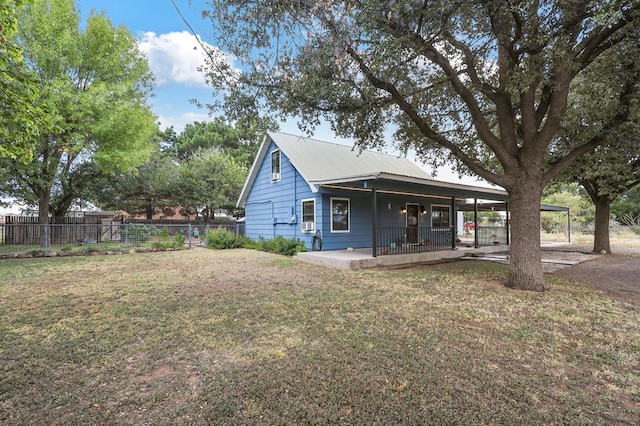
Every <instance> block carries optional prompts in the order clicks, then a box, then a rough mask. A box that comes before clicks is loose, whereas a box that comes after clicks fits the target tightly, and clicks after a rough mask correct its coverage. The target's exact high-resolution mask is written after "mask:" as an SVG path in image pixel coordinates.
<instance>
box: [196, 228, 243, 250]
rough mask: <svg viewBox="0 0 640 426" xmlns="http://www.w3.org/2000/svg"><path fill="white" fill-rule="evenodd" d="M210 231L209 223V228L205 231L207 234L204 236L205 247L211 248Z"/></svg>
mask: <svg viewBox="0 0 640 426" xmlns="http://www.w3.org/2000/svg"><path fill="white" fill-rule="evenodd" d="M209 230H210V228H209V224H208V223H207V228H206V229H205V231H204V232H205V235H204V246H205V247H209ZM237 234H238V233H237V232H236V235H237Z"/></svg>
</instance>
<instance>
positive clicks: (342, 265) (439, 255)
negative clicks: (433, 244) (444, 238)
mask: <svg viewBox="0 0 640 426" xmlns="http://www.w3.org/2000/svg"><path fill="white" fill-rule="evenodd" d="M371 251H372V250H371V249H370V248H366V249H353V250H349V249H346V250H327V251H309V252H304V253H298V254H297V255H296V258H297V259H299V260H302V261H304V262H309V263H316V264H319V265H325V266H329V267H332V268H339V269H369V268H378V267H393V266H403V265H411V264H419V263H428V262H437V261H442V260H449V259H460V258H463V257H465V256H478V257H482V256H485V255H488V254H491V253H504V252H508V251H509V246H507V245H495V246H486V247H479V248H473V247H459V248H458V249H457V250H437V251H428V252H423V253H405V254H392V255H381V256H377V257H373V256H372V253H371Z"/></svg>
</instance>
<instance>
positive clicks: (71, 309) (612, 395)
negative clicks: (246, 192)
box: [0, 250, 640, 425]
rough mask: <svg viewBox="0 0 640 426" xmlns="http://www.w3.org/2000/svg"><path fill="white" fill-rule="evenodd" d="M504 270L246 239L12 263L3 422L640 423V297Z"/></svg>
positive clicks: (2, 350) (2, 292)
mask: <svg viewBox="0 0 640 426" xmlns="http://www.w3.org/2000/svg"><path fill="white" fill-rule="evenodd" d="M505 275H506V269H505V267H504V266H501V265H494V264H486V263H475V262H467V263H463V262H459V263H449V264H446V265H431V266H421V267H415V268H409V269H403V270H393V271H342V270H335V269H329V268H325V267H321V266H317V265H311V264H305V263H301V262H298V261H296V260H295V259H290V258H284V257H282V256H277V255H272V254H268V253H263V252H256V251H249V250H230V251H221V252H219V251H210V250H190V251H178V252H162V253H143V254H135V255H132V256H100V257H69V258H62V259H49V258H39V259H19V260H12V261H6V262H4V263H2V265H1V268H0V423H3V424H35V425H38V424H43V425H44V424H46V425H52V424H53V425H55V424H136V425H140V424H154V425H161V424H234V425H235V424H443V423H444V424H637V423H639V422H640V369H639V368H638V366H639V365H640V327H638V324H639V323H640V321H639V320H640V312H639V307H638V306H637V305H633V304H625V303H623V302H620V301H616V300H612V299H609V298H607V297H606V296H604V295H603V294H602V293H598V292H594V291H591V290H589V289H588V288H585V287H583V286H578V285H572V284H571V283H570V282H569V281H565V280H562V279H560V278H557V277H553V276H550V277H548V280H549V282H550V287H551V290H550V291H549V292H546V293H541V294H540V293H529V292H519V291H513V290H509V289H507V288H505V287H504V286H503V285H502V282H503V281H504V277H505Z"/></svg>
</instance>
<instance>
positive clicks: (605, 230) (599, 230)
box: [593, 196, 611, 253]
mask: <svg viewBox="0 0 640 426" xmlns="http://www.w3.org/2000/svg"><path fill="white" fill-rule="evenodd" d="M594 204H595V205H596V224H595V230H594V239H593V252H594V253H602V251H605V252H606V253H611V245H610V241H609V218H610V216H611V200H609V197H606V196H600V197H598V199H597V200H594Z"/></svg>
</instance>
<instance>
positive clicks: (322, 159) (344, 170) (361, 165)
mask: <svg viewBox="0 0 640 426" xmlns="http://www.w3.org/2000/svg"><path fill="white" fill-rule="evenodd" d="M270 136H271V138H272V139H273V140H274V141H275V142H276V144H277V145H278V147H280V149H281V150H282V152H284V153H285V155H286V156H287V157H288V158H289V161H291V163H292V164H293V166H294V167H295V168H296V169H297V170H298V172H300V174H301V175H302V176H303V177H304V178H305V179H306V180H307V181H308V182H311V181H331V180H336V179H344V178H350V177H357V176H369V175H372V174H378V173H389V174H395V175H400V176H410V177H417V178H421V179H431V175H429V173H427V172H426V171H425V170H423V169H422V168H420V167H419V166H418V165H417V164H415V163H414V162H412V161H411V160H408V159H407V158H404V157H397V156H394V155H388V154H383V153H380V152H374V151H360V150H358V149H357V148H353V147H350V146H346V145H340V144H337V143H332V142H324V141H319V140H316V139H310V138H303V137H300V136H294V135H290V134H287V133H271V134H270Z"/></svg>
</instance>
